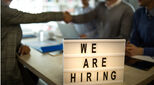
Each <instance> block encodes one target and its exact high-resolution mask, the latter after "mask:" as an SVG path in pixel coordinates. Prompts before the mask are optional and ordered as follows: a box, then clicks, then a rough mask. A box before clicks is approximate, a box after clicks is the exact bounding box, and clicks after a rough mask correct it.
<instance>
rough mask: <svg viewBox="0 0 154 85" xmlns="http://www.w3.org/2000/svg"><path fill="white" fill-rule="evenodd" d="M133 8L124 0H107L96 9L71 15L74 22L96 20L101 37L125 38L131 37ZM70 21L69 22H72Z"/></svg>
mask: <svg viewBox="0 0 154 85" xmlns="http://www.w3.org/2000/svg"><path fill="white" fill-rule="evenodd" d="M132 16H133V9H132V8H131V7H130V5H128V3H127V2H124V1H122V0H105V2H101V3H100V4H99V5H98V6H97V7H96V8H95V9H94V10H92V11H90V12H88V13H85V14H81V15H77V16H70V17H69V18H70V19H69V20H71V21H72V22H73V23H78V24H81V23H87V22H90V21H93V20H96V23H97V33H98V37H99V38H125V39H129V37H130V31H131V23H132V18H133V17H132ZM71 21H68V22H71Z"/></svg>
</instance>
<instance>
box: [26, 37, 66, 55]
mask: <svg viewBox="0 0 154 85" xmlns="http://www.w3.org/2000/svg"><path fill="white" fill-rule="evenodd" d="M24 44H26V45H28V46H30V47H32V48H34V49H36V50H38V51H40V52H42V53H46V52H52V51H58V50H63V44H62V43H61V42H58V41H50V40H48V41H43V42H41V41H29V42H24Z"/></svg>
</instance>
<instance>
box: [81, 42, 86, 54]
mask: <svg viewBox="0 0 154 85" xmlns="http://www.w3.org/2000/svg"><path fill="white" fill-rule="evenodd" d="M83 50H84V53H86V51H87V44H81V53H83Z"/></svg>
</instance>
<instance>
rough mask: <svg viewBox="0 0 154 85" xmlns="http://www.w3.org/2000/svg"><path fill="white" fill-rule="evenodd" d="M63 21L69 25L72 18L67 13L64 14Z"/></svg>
mask: <svg viewBox="0 0 154 85" xmlns="http://www.w3.org/2000/svg"><path fill="white" fill-rule="evenodd" d="M64 21H65V22H66V23H70V22H71V21H72V16H71V15H70V13H69V12H67V11H66V12H64Z"/></svg>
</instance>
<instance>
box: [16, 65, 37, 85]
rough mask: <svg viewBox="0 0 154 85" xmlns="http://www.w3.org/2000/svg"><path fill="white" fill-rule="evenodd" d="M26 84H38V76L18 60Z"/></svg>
mask: <svg viewBox="0 0 154 85" xmlns="http://www.w3.org/2000/svg"><path fill="white" fill-rule="evenodd" d="M18 65H19V68H20V71H21V75H22V77H23V82H24V85H37V83H38V79H39V78H38V77H37V76H36V75H35V74H33V73H32V72H31V71H30V70H28V69H27V68H26V67H24V66H23V65H22V64H21V63H19V62H18Z"/></svg>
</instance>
